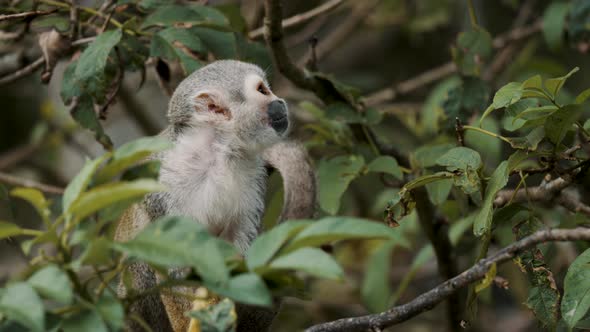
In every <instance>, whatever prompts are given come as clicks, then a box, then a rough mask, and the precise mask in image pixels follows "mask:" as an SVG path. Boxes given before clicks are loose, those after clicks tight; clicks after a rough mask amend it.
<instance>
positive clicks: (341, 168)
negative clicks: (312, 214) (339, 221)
mask: <svg viewBox="0 0 590 332" xmlns="http://www.w3.org/2000/svg"><path fill="white" fill-rule="evenodd" d="M364 165H365V160H364V159H363V157H362V156H356V155H349V156H338V157H335V158H332V159H329V160H326V159H323V160H322V161H320V165H319V170H318V178H319V181H318V182H319V200H320V207H321V208H322V210H324V211H326V212H328V213H329V214H336V213H337V212H338V210H339V209H340V197H342V194H344V192H345V191H346V188H348V185H349V184H350V182H352V180H354V179H355V178H356V177H357V176H358V175H359V174H360V171H361V169H362V168H363V166H364Z"/></svg>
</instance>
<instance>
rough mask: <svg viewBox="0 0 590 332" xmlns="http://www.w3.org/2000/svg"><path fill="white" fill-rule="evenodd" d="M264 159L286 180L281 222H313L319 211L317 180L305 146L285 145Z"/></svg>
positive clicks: (284, 181) (267, 153)
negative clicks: (308, 219)
mask: <svg viewBox="0 0 590 332" xmlns="http://www.w3.org/2000/svg"><path fill="white" fill-rule="evenodd" d="M263 158H264V160H265V161H266V162H267V163H268V164H270V165H271V166H272V167H273V168H275V169H276V170H278V171H279V173H281V177H282V178H283V189H284V192H285V195H284V201H283V210H282V211H281V216H280V221H284V220H288V219H305V218H312V217H313V216H314V213H315V208H316V178H315V172H314V168H313V166H312V164H311V159H310V157H309V155H308V154H307V151H306V150H305V148H304V147H303V145H302V144H301V143H298V142H294V141H283V142H280V143H277V144H275V145H273V146H271V147H270V148H268V149H266V150H265V151H264V153H263Z"/></svg>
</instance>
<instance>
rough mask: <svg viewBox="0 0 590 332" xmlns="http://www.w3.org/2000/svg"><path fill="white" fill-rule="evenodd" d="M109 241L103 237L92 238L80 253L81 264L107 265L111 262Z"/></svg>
mask: <svg viewBox="0 0 590 332" xmlns="http://www.w3.org/2000/svg"><path fill="white" fill-rule="evenodd" d="M110 247H111V241H109V240H108V239H106V238H104V237H98V238H93V239H92V240H90V243H88V246H87V247H86V249H85V250H84V252H82V254H81V255H80V258H79V260H80V263H81V264H89V265H103V264H104V265H107V264H109V263H110V262H111V255H110V254H111V252H110Z"/></svg>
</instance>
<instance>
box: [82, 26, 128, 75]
mask: <svg viewBox="0 0 590 332" xmlns="http://www.w3.org/2000/svg"><path fill="white" fill-rule="evenodd" d="M121 36H122V32H121V30H119V29H116V30H108V31H105V32H103V33H102V34H100V35H99V36H98V37H96V40H94V41H93V42H92V43H91V44H90V46H88V47H87V48H86V49H85V50H84V52H82V54H81V55H80V58H79V59H78V64H77V65H76V71H75V76H76V78H77V79H78V80H81V81H85V80H87V79H91V78H93V77H96V76H101V75H103V73H104V69H105V67H106V64H107V59H108V57H109V54H110V53H111V50H112V49H113V47H115V45H117V44H118V43H119V41H120V40H121Z"/></svg>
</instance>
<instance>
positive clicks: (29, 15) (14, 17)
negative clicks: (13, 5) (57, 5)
mask: <svg viewBox="0 0 590 332" xmlns="http://www.w3.org/2000/svg"><path fill="white" fill-rule="evenodd" d="M56 11H57V9H53V10H47V11H45V10H34V11H30V12H24V13H16V14H6V15H0V22H2V21H9V20H18V19H33V18H35V17H37V16H43V15H49V14H53V13H55V12H56Z"/></svg>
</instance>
